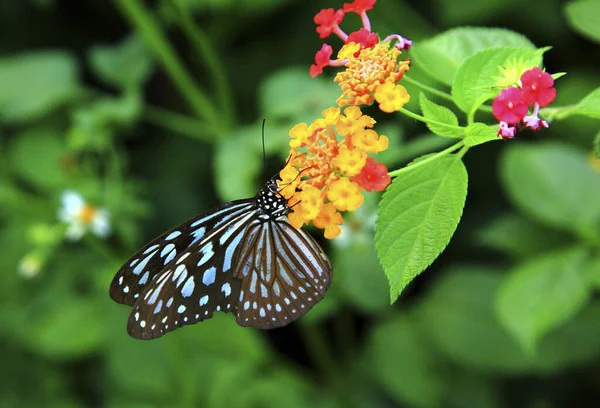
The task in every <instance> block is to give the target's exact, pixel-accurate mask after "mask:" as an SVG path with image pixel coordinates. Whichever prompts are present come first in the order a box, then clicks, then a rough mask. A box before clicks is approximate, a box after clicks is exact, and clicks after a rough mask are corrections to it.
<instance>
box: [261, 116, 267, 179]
mask: <svg viewBox="0 0 600 408" xmlns="http://www.w3.org/2000/svg"><path fill="white" fill-rule="evenodd" d="M266 122H267V119H264V118H263V120H262V150H263V178H264V179H265V180H266V179H267V152H266V150H265V123H266Z"/></svg>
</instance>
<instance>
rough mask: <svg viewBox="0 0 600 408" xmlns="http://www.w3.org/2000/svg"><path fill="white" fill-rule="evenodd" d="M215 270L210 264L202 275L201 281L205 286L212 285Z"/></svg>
mask: <svg viewBox="0 0 600 408" xmlns="http://www.w3.org/2000/svg"><path fill="white" fill-rule="evenodd" d="M216 272H217V268H216V267H214V266H211V267H210V268H208V269H207V270H206V272H204V275H202V283H204V284H205V285H206V286H209V285H212V284H213V283H214V282H215V273H216Z"/></svg>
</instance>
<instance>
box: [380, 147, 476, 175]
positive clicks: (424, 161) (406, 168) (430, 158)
mask: <svg viewBox="0 0 600 408" xmlns="http://www.w3.org/2000/svg"><path fill="white" fill-rule="evenodd" d="M461 146H463V142H462V141H460V142H458V143H455V144H453V145H452V146H450V147H449V148H447V149H445V150H442V151H441V152H439V153H436V154H434V155H432V156H430V157H428V158H426V159H423V160H421V161H418V162H416V163H413V164H410V165H408V166H406V167H403V168H401V169H398V170H394V171H390V172H389V173H388V174H389V175H390V177H397V176H399V175H400V174H402V173H405V172H407V171H411V170H414V169H416V168H417V167H421V166H423V165H425V164H427V163H429V162H432V161H434V160H437V159H439V158H440V157H442V156H445V155H447V154H449V153H451V152H453V151H455V150H456V149H458V148H459V147H461ZM464 147H467V146H464ZM463 150H464V149H463ZM465 152H466V150H465ZM461 153H462V154H464V152H463V151H462V150H461Z"/></svg>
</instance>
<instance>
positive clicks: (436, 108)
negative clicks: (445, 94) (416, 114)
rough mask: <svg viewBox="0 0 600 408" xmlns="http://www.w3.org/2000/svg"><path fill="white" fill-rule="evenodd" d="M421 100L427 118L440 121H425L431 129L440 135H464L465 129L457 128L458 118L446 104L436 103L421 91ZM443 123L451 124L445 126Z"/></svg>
mask: <svg viewBox="0 0 600 408" xmlns="http://www.w3.org/2000/svg"><path fill="white" fill-rule="evenodd" d="M419 100H420V102H421V110H422V111H423V116H424V117H425V118H426V119H429V120H433V121H436V122H441V123H442V124H438V123H430V122H425V124H426V125H427V127H428V128H429V130H431V131H432V132H433V133H435V134H436V135H439V136H447V137H458V138H460V137H463V135H464V131H463V130H462V129H456V128H455V127H456V126H458V118H457V117H456V115H455V114H454V112H452V111H451V110H450V109H448V108H446V107H445V106H441V105H438V104H436V103H433V102H431V101H430V100H429V99H427V97H426V96H425V95H424V94H423V93H421V95H420V98H419ZM443 123H445V124H448V125H450V126H444V125H443Z"/></svg>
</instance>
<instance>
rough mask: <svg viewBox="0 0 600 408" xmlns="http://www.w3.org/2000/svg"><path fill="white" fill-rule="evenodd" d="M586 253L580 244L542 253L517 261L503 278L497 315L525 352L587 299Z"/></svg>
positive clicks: (497, 304) (580, 306)
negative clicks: (584, 270)
mask: <svg viewBox="0 0 600 408" xmlns="http://www.w3.org/2000/svg"><path fill="white" fill-rule="evenodd" d="M586 256H587V255H586V252H585V251H584V250H582V249H579V248H575V249H569V250H563V251H560V252H559V251H556V252H554V253H551V254H549V255H542V256H539V257H537V258H534V259H533V260H531V261H528V262H526V263H523V264H521V265H518V266H517V267H516V268H515V269H513V270H512V271H511V272H510V274H509V275H508V276H507V277H506V278H505V279H504V281H503V282H502V285H501V286H500V288H499V290H498V294H497V297H496V307H497V313H498V316H499V318H500V320H501V321H502V323H503V324H504V325H505V326H506V327H507V328H508V329H509V331H510V332H511V333H512V334H513V335H514V336H515V338H516V339H517V340H518V341H519V342H520V343H521V345H522V346H523V347H524V349H525V350H526V351H527V352H529V353H533V352H534V351H535V347H536V345H537V343H538V342H539V340H540V339H541V338H542V337H543V336H544V335H545V334H546V333H548V332H549V331H551V330H553V329H555V328H556V327H558V326H560V325H561V324H564V323H565V322H566V321H568V320H569V319H571V318H572V317H573V316H574V315H576V314H577V312H579V311H580V310H581V308H582V307H583V306H584V305H585V303H586V302H587V300H588V298H589V292H588V290H587V287H586V276H584V272H583V270H582V269H583V266H584V263H585V259H586Z"/></svg>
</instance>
